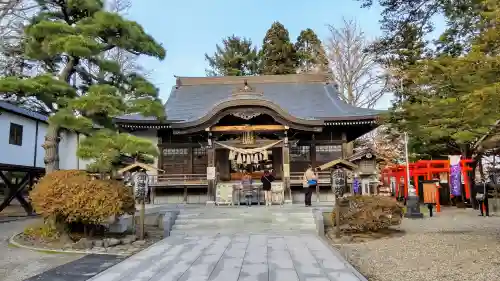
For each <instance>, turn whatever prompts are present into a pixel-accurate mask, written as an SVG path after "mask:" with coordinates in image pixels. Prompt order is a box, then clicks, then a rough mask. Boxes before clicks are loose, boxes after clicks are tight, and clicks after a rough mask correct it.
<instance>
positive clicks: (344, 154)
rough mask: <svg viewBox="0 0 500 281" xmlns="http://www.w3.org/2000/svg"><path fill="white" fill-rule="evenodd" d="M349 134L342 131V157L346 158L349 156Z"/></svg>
mask: <svg viewBox="0 0 500 281" xmlns="http://www.w3.org/2000/svg"><path fill="white" fill-rule="evenodd" d="M347 149H348V147H347V135H346V133H345V132H342V159H346V158H347V157H348V151H347Z"/></svg>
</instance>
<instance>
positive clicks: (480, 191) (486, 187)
mask: <svg viewBox="0 0 500 281" xmlns="http://www.w3.org/2000/svg"><path fill="white" fill-rule="evenodd" d="M492 190H493V185H491V184H490V183H486V182H484V181H483V182H476V183H475V184H474V191H475V192H476V196H475V198H476V200H477V202H478V205H479V211H480V212H481V216H484V215H486V216H487V217H489V216H490V206H489V205H490V204H489V200H488V199H489V198H490V197H491V195H490V194H491V191H492ZM483 206H484V210H483Z"/></svg>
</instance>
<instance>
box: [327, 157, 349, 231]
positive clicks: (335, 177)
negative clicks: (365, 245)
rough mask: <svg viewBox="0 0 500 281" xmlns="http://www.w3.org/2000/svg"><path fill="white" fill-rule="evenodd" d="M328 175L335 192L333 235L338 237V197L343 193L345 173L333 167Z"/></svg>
mask: <svg viewBox="0 0 500 281" xmlns="http://www.w3.org/2000/svg"><path fill="white" fill-rule="evenodd" d="M330 176H331V183H332V191H333V192H334V193H335V237H336V238H340V197H341V196H342V195H344V190H345V184H346V174H345V172H344V170H343V169H341V168H338V167H337V168H336V167H334V168H333V170H332V172H331V175H330Z"/></svg>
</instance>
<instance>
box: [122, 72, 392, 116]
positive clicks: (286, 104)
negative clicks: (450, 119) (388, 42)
mask: <svg viewBox="0 0 500 281" xmlns="http://www.w3.org/2000/svg"><path fill="white" fill-rule="evenodd" d="M317 77H318V75H316V76H313V75H310V76H308V75H287V76H284V75H281V76H279V75H276V76H253V77H233V78H229V77H214V78H212V77H210V78H178V80H177V83H178V84H177V86H176V87H174V88H173V89H172V92H171V93H170V97H169V98H168V100H167V102H166V104H165V111H166V115H167V119H168V120H169V121H173V122H175V121H177V122H189V121H194V120H197V119H199V118H201V117H203V116H205V115H206V114H208V113H209V112H210V111H211V110H212V109H213V108H214V107H215V106H217V105H218V104H221V103H224V102H228V101H233V100H245V99H260V100H263V101H266V102H271V103H274V104H276V105H278V106H279V107H281V108H282V109H283V110H284V111H286V112H288V113H289V114H290V115H292V116H294V117H296V118H299V119H305V120H352V119H370V118H375V117H376V116H378V115H380V114H381V113H382V111H380V110H374V109H366V108H358V107H354V106H351V105H349V104H347V103H345V102H343V101H342V100H341V99H340V97H339V94H338V91H337V90H336V88H335V85H333V84H327V83H326V80H322V79H317ZM323 77H324V76H323ZM311 78H313V79H311ZM246 79H248V85H249V86H250V87H251V88H252V89H253V91H254V92H258V93H262V95H255V94H248V95H247V94H242V93H240V94H238V95H234V94H233V93H234V91H235V89H238V88H242V87H243V85H244V80H246ZM119 119H122V120H123V121H125V120H130V121H139V120H145V119H144V117H142V116H140V115H138V114H132V115H126V116H122V117H120V118H119ZM149 120H154V118H152V117H149Z"/></svg>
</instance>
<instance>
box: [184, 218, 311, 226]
mask: <svg viewBox="0 0 500 281" xmlns="http://www.w3.org/2000/svg"><path fill="white" fill-rule="evenodd" d="M308 222H314V218H312V217H309V218H217V219H205V218H196V219H186V218H181V219H177V220H176V221H175V224H177V225H181V224H199V225H220V226H224V225H225V224H252V223H291V224H301V223H308Z"/></svg>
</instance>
